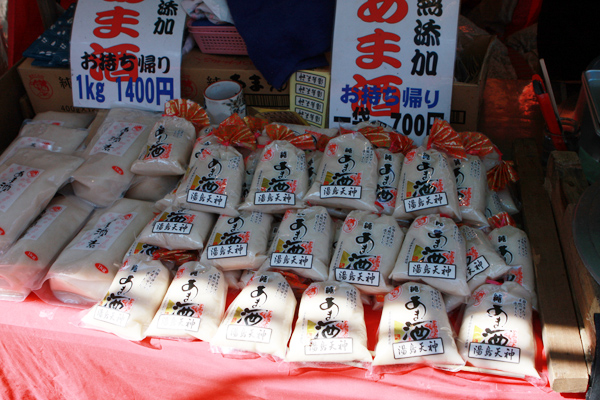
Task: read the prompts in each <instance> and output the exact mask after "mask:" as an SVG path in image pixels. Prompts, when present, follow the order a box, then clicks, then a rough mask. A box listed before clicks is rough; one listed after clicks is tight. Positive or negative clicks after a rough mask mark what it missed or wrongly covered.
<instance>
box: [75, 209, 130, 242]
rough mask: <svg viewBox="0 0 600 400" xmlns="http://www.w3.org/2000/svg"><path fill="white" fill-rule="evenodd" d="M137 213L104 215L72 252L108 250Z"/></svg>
mask: <svg viewBox="0 0 600 400" xmlns="http://www.w3.org/2000/svg"><path fill="white" fill-rule="evenodd" d="M136 215H137V213H127V214H120V213H106V214H104V215H102V216H101V217H100V220H99V221H98V222H97V223H96V225H95V226H94V228H93V229H91V230H89V231H87V232H85V234H84V235H83V236H82V237H81V240H79V242H77V244H75V246H73V249H74V250H108V249H109V248H110V246H112V244H113V243H114V242H115V240H117V238H118V237H119V235H121V233H122V232H123V231H124V230H125V229H126V228H127V227H128V226H129V224H130V223H131V221H133V219H134V218H135V217H136Z"/></svg>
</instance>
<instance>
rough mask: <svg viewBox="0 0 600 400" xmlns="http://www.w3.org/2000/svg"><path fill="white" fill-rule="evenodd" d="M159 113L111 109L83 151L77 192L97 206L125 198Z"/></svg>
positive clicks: (105, 205) (78, 173)
mask: <svg viewBox="0 0 600 400" xmlns="http://www.w3.org/2000/svg"><path fill="white" fill-rule="evenodd" d="M158 118H159V115H158V114H156V113H152V112H149V111H141V110H133V109H128V108H112V109H111V110H110V111H109V112H108V115H107V116H106V119H105V120H104V122H103V123H102V125H101V126H100V128H98V132H96V135H95V136H94V138H93V139H92V141H91V142H90V144H89V146H88V147H87V149H86V150H85V152H84V153H83V155H82V156H83V158H85V162H84V163H83V165H82V166H81V167H79V168H78V169H77V171H75V173H74V174H73V178H74V182H73V184H72V185H73V190H74V191H75V194H76V195H77V196H79V197H81V198H82V199H84V200H87V201H89V202H91V203H93V204H95V205H97V206H98V207H107V206H110V205H111V204H112V203H114V202H115V201H116V200H117V199H118V198H120V197H122V196H123V194H124V193H125V192H126V191H127V189H128V188H129V186H130V185H131V181H132V180H133V176H134V175H133V173H132V172H131V164H133V162H134V161H135V160H136V159H137V157H138V155H139V154H140V151H141V150H142V147H143V146H144V144H145V143H146V140H147V139H148V134H149V132H150V130H151V129H152V127H153V126H154V124H155V122H156V121H157V120H158Z"/></svg>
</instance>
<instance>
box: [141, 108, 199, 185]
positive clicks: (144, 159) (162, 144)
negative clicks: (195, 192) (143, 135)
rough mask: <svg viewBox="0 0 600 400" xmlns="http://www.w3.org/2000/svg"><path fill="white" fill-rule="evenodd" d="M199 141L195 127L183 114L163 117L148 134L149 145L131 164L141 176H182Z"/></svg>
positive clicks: (147, 143)
mask: <svg viewBox="0 0 600 400" xmlns="http://www.w3.org/2000/svg"><path fill="white" fill-rule="evenodd" d="M195 140H196V129H195V128H194V125H192V123H191V122H189V121H188V120H186V119H185V118H180V117H166V116H164V117H162V118H161V119H159V120H158V121H157V122H156V123H155V124H154V126H153V127H152V129H151V130H150V134H149V135H148V140H147V142H146V146H145V147H144V148H143V149H142V151H141V152H140V155H139V157H138V159H137V160H136V161H134V162H133V164H132V165H131V172H133V173H134V174H138V175H151V176H160V175H183V174H184V173H185V171H186V169H187V165H188V161H189V159H190V155H191V153H192V147H194V141H195Z"/></svg>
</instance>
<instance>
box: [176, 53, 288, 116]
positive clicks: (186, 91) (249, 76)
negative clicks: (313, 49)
mask: <svg viewBox="0 0 600 400" xmlns="http://www.w3.org/2000/svg"><path fill="white" fill-rule="evenodd" d="M226 79H229V80H234V81H237V82H239V83H241V85H242V87H243V88H244V100H245V101H246V105H247V106H250V107H267V108H274V107H276V108H286V109H287V108H288V107H289V105H290V98H289V86H288V85H287V84H286V85H284V87H283V88H280V89H275V88H274V87H273V86H271V85H269V84H268V83H267V80H266V79H265V77H264V76H262V75H261V73H260V72H259V71H258V70H257V69H256V67H255V66H254V64H252V61H251V60H250V57H248V56H231V55H214V54H204V53H201V52H200V51H199V50H198V49H194V50H192V51H191V52H190V53H188V54H186V55H185V56H184V57H183V60H182V61H181V95H182V97H184V98H187V99H191V100H194V101H195V102H197V103H199V104H204V89H206V87H207V86H208V85H209V84H211V83H213V82H216V81H219V80H226Z"/></svg>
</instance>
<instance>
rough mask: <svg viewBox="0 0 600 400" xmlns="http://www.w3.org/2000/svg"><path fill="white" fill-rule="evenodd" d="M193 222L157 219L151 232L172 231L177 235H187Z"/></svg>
mask: <svg viewBox="0 0 600 400" xmlns="http://www.w3.org/2000/svg"><path fill="white" fill-rule="evenodd" d="M193 227H194V224H188V223H186V222H163V221H158V222H155V223H154V226H153V227H152V233H173V234H177V235H189V234H190V232H191V231H192V228H193Z"/></svg>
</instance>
